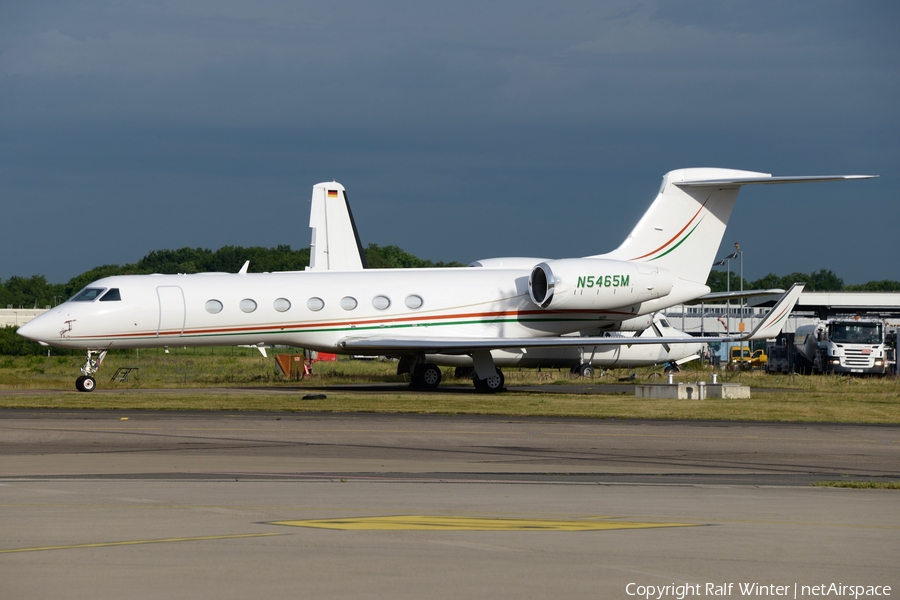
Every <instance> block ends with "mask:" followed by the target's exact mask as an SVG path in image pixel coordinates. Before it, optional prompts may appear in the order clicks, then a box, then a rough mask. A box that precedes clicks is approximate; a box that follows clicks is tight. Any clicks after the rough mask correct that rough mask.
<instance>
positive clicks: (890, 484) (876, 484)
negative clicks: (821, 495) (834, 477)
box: [812, 481, 900, 490]
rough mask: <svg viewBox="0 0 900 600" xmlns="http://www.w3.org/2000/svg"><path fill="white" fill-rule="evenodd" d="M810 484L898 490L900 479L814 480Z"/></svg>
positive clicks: (899, 488)
mask: <svg viewBox="0 0 900 600" xmlns="http://www.w3.org/2000/svg"><path fill="white" fill-rule="evenodd" d="M812 485H814V486H816V487H836V488H853V489H860V490H900V481H816V482H815V483H813V484H812Z"/></svg>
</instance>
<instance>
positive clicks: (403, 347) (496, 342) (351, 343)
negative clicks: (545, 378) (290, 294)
mask: <svg viewBox="0 0 900 600" xmlns="http://www.w3.org/2000/svg"><path fill="white" fill-rule="evenodd" d="M803 286H804V284H802V283H795V284H794V285H793V286H792V287H791V289H789V290H788V291H787V293H786V294H784V295H783V296H782V297H781V299H780V300H779V301H778V303H777V304H776V305H775V306H774V307H772V310H770V311H769V313H768V314H767V315H766V317H765V318H764V319H763V320H762V321H760V323H759V324H758V325H757V326H756V327H755V328H754V329H753V331H751V332H750V333H748V334H745V335H740V336H725V337H693V336H685V337H664V338H660V337H646V338H645V337H536V338H534V337H533V338H462V337H408V338H406V337H397V338H389V337H347V338H344V339H343V340H341V341H340V346H341V347H342V348H344V349H345V350H355V351H358V352H361V353H363V352H366V351H368V352H371V351H378V352H381V353H390V352H422V353H424V354H467V353H469V352H471V351H473V350H502V349H515V348H561V347H582V346H586V347H594V346H635V345H646V344H696V343H709V342H743V341H750V340H765V339H769V338H773V337H776V336H777V335H778V334H779V333H781V330H782V328H783V327H784V324H785V323H786V322H787V317H788V315H789V314H790V313H791V311H792V310H793V309H794V305H796V304H797V300H798V299H799V298H800V292H802V291H803Z"/></svg>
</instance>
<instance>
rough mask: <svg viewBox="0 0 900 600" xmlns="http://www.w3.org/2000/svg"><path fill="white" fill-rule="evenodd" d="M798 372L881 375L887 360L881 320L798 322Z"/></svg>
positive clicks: (795, 335)
mask: <svg viewBox="0 0 900 600" xmlns="http://www.w3.org/2000/svg"><path fill="white" fill-rule="evenodd" d="M793 350H794V357H793V358H794V368H795V369H796V371H797V372H798V373H803V374H810V373H852V374H859V375H884V374H885V373H887V372H889V371H888V366H889V364H888V363H889V360H888V353H887V351H886V347H885V339H884V323H883V322H881V321H876V320H871V319H858V318H846V319H829V320H827V321H820V322H819V323H815V324H811V325H801V326H800V327H798V328H797V331H796V332H795V333H794V347H793Z"/></svg>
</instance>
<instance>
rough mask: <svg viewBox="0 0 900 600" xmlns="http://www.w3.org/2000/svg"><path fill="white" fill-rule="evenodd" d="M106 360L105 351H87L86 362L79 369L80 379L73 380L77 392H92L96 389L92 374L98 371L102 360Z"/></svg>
mask: <svg viewBox="0 0 900 600" xmlns="http://www.w3.org/2000/svg"><path fill="white" fill-rule="evenodd" d="M104 358H106V350H103V351H99V350H88V351H87V361H86V362H85V363H84V366H83V367H81V377H79V378H78V379H76V380H75V389H76V390H78V391H79V392H93V391H94V388H95V387H97V381H96V380H95V379H94V373H96V372H97V371H99V370H100V365H101V364H103V359H104Z"/></svg>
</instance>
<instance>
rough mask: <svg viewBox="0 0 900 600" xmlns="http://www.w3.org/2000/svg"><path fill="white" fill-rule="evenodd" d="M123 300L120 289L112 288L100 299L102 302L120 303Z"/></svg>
mask: <svg viewBox="0 0 900 600" xmlns="http://www.w3.org/2000/svg"><path fill="white" fill-rule="evenodd" d="M121 300H122V295H121V294H120V293H119V288H112V289H110V290H109V291H108V292H106V293H105V294H103V296H102V297H101V298H100V302H120V301H121Z"/></svg>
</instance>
